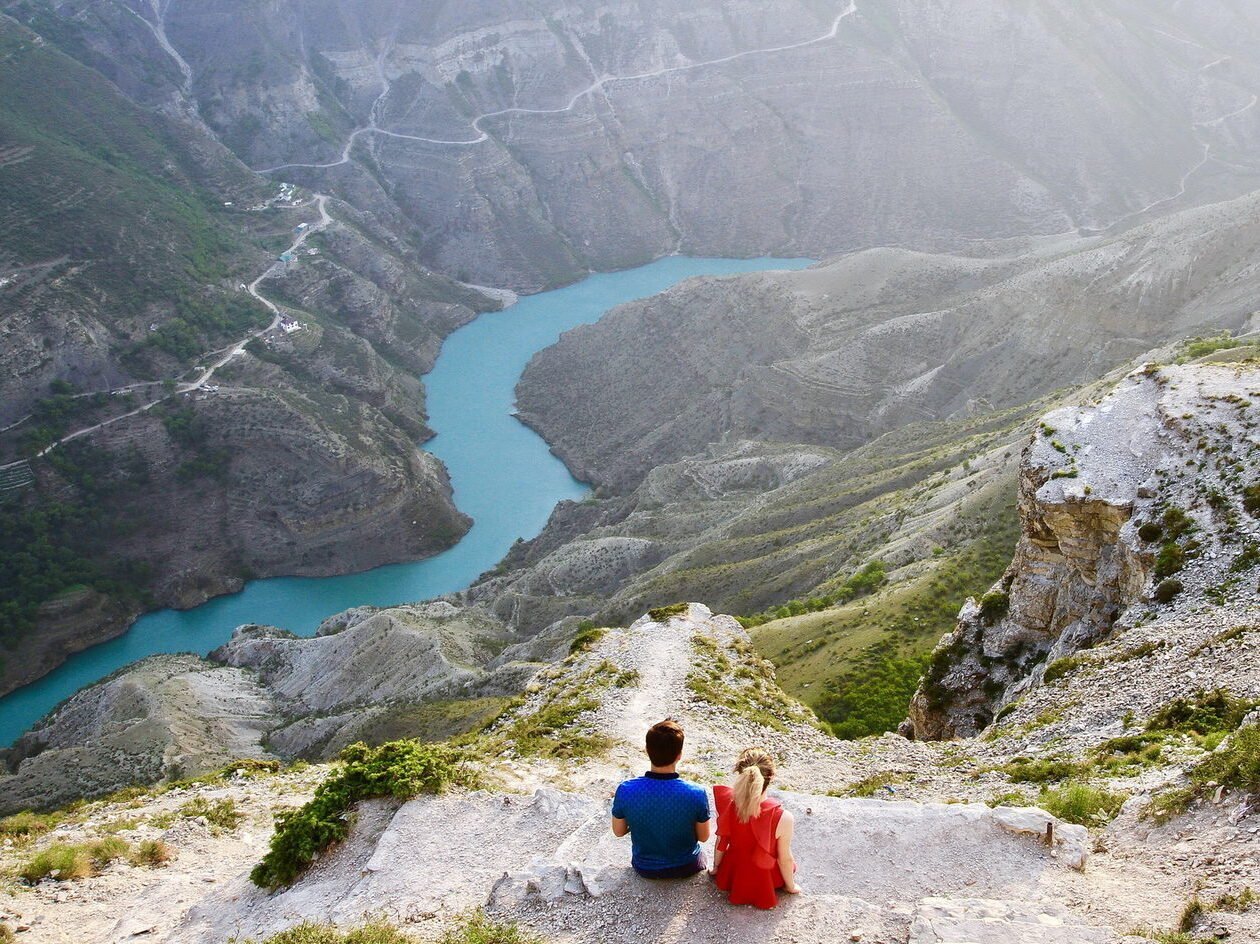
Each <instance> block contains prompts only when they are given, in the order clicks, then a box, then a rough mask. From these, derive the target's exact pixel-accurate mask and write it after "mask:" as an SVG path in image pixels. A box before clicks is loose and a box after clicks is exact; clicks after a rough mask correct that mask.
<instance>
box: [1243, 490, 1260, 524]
mask: <svg viewBox="0 0 1260 944" xmlns="http://www.w3.org/2000/svg"><path fill="white" fill-rule="evenodd" d="M1242 495H1243V507H1244V508H1245V509H1247V514H1249V515H1251V517H1253V518H1260V482H1257V483H1256V484H1255V485H1248V486H1247V487H1246V488H1244V489H1243V493H1242Z"/></svg>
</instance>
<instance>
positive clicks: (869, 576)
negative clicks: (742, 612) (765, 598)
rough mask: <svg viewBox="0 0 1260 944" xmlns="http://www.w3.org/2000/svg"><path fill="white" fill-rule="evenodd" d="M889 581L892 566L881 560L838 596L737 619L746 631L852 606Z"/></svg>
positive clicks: (854, 577) (865, 567) (845, 585)
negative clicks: (889, 570)
mask: <svg viewBox="0 0 1260 944" xmlns="http://www.w3.org/2000/svg"><path fill="white" fill-rule="evenodd" d="M887 579H888V567H887V565H886V564H885V563H884V562H883V561H880V560H874V561H870V562H869V563H867V564H865V565H863V567H862V568H861V569H860V570H858V571H857V573H855V574H851V575H850V576H849V577H847V578H845V581H844V583H842V584H841V585H840V588H839V589H838V590H836V591H835V592H834V593H824V594H822V595H821V596H816V597H810V598H809V599H806V600H790V601H788V602H787V603H784V604H783V605H781V606H777V607H774V608H773V609H769V610H766V611H764V612H762V613H757V614H754V615H752V616H740V617H737V619H738V620H739V622H740V624H741V625H742V626H743V627H744V628H745V629H751V628H753V627H755V626H763V625H765V624H766V623H769V622H771V621H772V620H777V619H788V618H789V617H792V616H803V615H804V614H806V613H818V612H821V611H822V610H827V609H830V608H831V607H833V606H836V605H838V604H844V603H848V602H850V601H852V600H855V599H857V598H858V597H864V596H868V595H869V594H872V593H874V592H875V591H876V590H877V589H879V587H880V586H881V585H883V583H884V582H885V581H886V580H887Z"/></svg>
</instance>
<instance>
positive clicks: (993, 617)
mask: <svg viewBox="0 0 1260 944" xmlns="http://www.w3.org/2000/svg"><path fill="white" fill-rule="evenodd" d="M1010 608H1011V595H1010V594H1009V593H1007V592H1006V591H1005V590H990V591H989V592H988V593H986V594H985V595H984V596H982V597H981V598H980V618H981V619H982V620H984V621H985V622H986V623H989V624H990V625H992V624H993V623H996V622H997V621H998V620H1000V619H1001V618H1002V617H1003V616H1005V615H1006V613H1007V611H1008V610H1010Z"/></svg>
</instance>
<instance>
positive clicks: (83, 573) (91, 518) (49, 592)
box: [0, 442, 149, 648]
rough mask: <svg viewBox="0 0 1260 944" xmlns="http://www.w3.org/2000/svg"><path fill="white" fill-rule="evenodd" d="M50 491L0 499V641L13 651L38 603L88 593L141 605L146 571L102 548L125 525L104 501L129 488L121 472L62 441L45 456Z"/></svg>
mask: <svg viewBox="0 0 1260 944" xmlns="http://www.w3.org/2000/svg"><path fill="white" fill-rule="evenodd" d="M41 461H44V462H47V463H48V465H49V467H50V469H51V471H52V472H53V473H54V474H55V478H56V479H57V480H59V481H58V482H57V485H56V487H55V488H53V489H50V490H49V491H48V492H47V493H44V491H43V486H42V485H39V486H37V488H36V489H34V490H27V491H26V492H25V493H24V494H20V495H18V496H16V497H15V498H12V499H9V500H6V501H0V646H3V647H5V648H12V647H14V646H16V645H17V644H18V642H19V641H21V640H22V639H23V638H26V637H27V636H29V635H30V634H31V633H33V632H34V631H35V629H36V626H37V623H38V615H39V608H40V605H41V604H43V603H46V602H49V601H52V600H56V599H58V598H61V597H64V596H66V595H68V594H70V593H76V592H80V591H88V590H93V591H96V592H98V593H102V594H104V595H106V596H109V597H112V598H114V599H116V600H120V601H123V602H133V603H147V602H148V601H149V597H148V594H147V593H146V591H145V587H146V585H147V582H148V578H149V569H148V568H147V567H146V566H145V565H142V564H140V563H138V562H135V561H129V560H126V559H124V558H121V557H119V556H118V555H111V554H109V553H107V549H108V548H109V547H110V546H111V544H112V542H113V541H115V540H116V536H117V534H118V533H120V532H123V533H125V530H126V524H125V522H124V521H123V520H122V519H121V518H120V517H119V516H118V515H117V514H116V513H114V512H111V511H110V510H109V499H110V498H111V496H113V495H115V494H117V493H118V492H120V491H121V490H123V489H126V488H134V485H133V484H132V480H131V478H130V476H129V475H128V474H127V472H126V470H125V469H120V468H118V467H117V466H115V465H113V464H112V462H111V461H110V459H109V457H108V456H106V455H105V454H104V453H103V452H101V451H100V450H99V449H95V448H93V447H91V446H89V445H88V444H87V443H83V442H73V443H68V444H66V445H65V446H63V447H61V448H60V449H58V450H56V451H55V452H52V453H50V454H49V455H48V457H47V458H46V459H44V460H41Z"/></svg>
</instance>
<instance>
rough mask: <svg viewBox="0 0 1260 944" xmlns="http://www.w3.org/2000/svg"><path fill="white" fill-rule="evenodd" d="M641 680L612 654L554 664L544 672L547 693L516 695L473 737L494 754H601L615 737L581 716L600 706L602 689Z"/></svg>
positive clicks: (567, 756) (576, 756)
mask: <svg viewBox="0 0 1260 944" xmlns="http://www.w3.org/2000/svg"><path fill="white" fill-rule="evenodd" d="M636 680H637V674H636V673H633V672H623V671H622V670H621V669H619V668H618V667H617V666H616V665H614V664H613V663H611V662H609V661H607V660H604V661H602V662H600V663H598V664H597V665H593V666H590V667H588V668H587V669H586V670H585V671H583V672H580V673H570V674H566V673H565V672H564V671H563V670H562V669H553V670H549V671H548V672H544V673H543V674H542V675H541V676H540V677H539V682H540V683H543V684H546V685H547V687H546V688H545V689H544V690H543V692H542V693H541V695H537V696H535V697H533V698H528V697H518V698H516V699H513V700H512V701H511V702H509V703H508V704H507V706H506V707H505V708H504V710H503V712H502V713H501V714H500V715H499V717H498V718H496V719H495V720H494V721H492V722H491V723H490V724H488V725H487V726H486V727H485V728H484V729H483V731H482V732H481V733H480V734H479V735H478V736H477V738H476V739H474V740H471V741H470V742H469V743H470V744H475V745H476V746H477V748H478V749H479V750H480V751H482V752H485V753H490V754H494V753H500V752H502V751H504V750H514V751H515V752H516V753H517V754H519V755H521V756H522V757H554V758H563V759H568V760H573V759H580V758H587V757H598V756H599V755H601V754H603V753H605V752H606V751H607V750H608V748H609V747H610V746H611V743H612V742H611V741H610V740H609V738H608V737H607V736H606V735H604V734H602V733H600V732H598V731H591V730H587V729H586V728H585V727H583V726H582V725H581V724H580V723H579V722H580V721H581V718H582V716H583V715H585V714H588V713H589V712H592V711H596V710H597V709H598V708H599V707H600V705H601V704H602V701H601V699H600V697H599V696H600V693H601V692H602V691H604V690H606V689H608V688H611V687H625V686H626V685H630V684H633V683H634V682H635V681H636Z"/></svg>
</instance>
